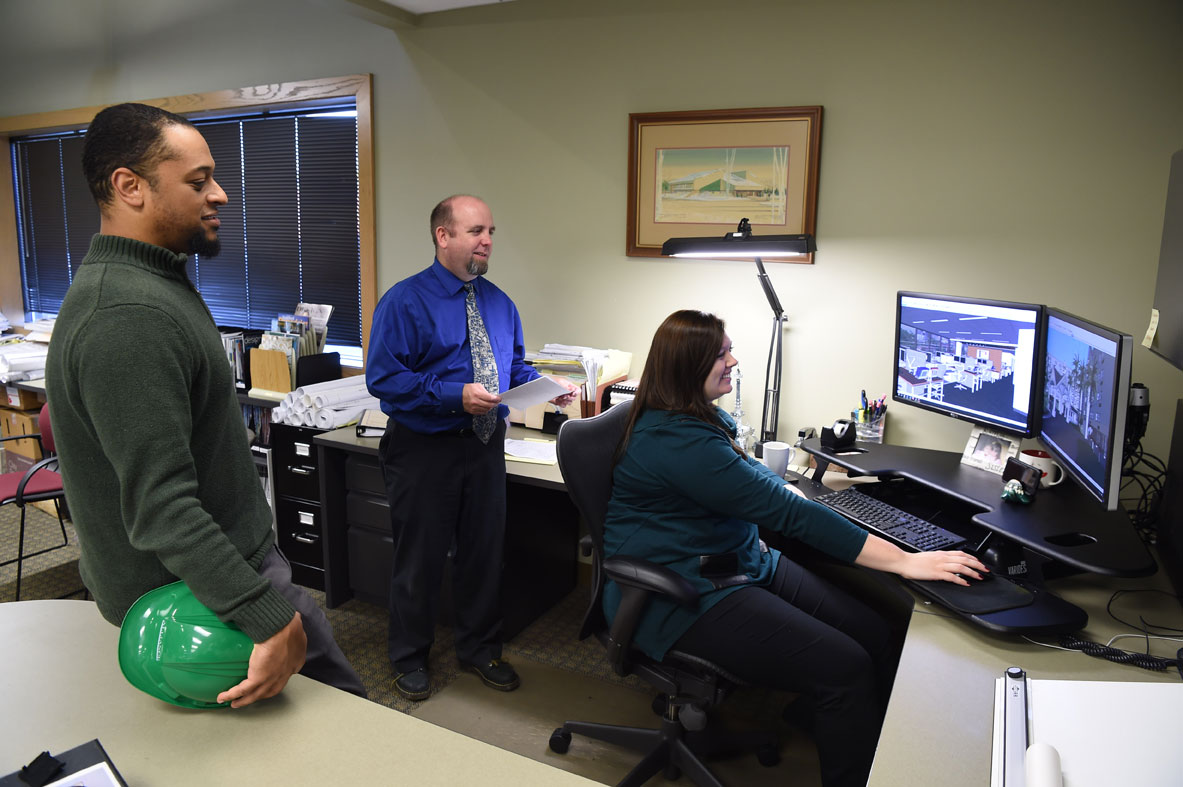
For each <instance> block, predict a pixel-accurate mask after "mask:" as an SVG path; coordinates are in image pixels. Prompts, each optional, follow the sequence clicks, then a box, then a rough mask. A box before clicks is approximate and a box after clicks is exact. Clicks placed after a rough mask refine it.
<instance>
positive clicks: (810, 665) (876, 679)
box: [604, 311, 987, 786]
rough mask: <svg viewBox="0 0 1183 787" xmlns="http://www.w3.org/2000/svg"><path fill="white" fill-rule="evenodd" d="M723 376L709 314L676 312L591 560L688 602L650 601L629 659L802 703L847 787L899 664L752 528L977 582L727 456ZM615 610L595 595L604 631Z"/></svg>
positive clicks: (916, 575)
mask: <svg viewBox="0 0 1183 787" xmlns="http://www.w3.org/2000/svg"><path fill="white" fill-rule="evenodd" d="M737 363H738V361H736V359H735V357H734V356H733V355H732V354H731V340H730V339H729V338H728V337H727V335H726V333H724V330H723V321H722V320H720V319H719V318H718V317H715V316H714V315H710V314H704V313H702V312H698V311H679V312H675V313H674V314H671V315H670V316H669V317H667V318H666V320H665V322H663V323H662V324H661V326H660V327H659V328H658V329H657V333H656V334H655V335H654V337H653V344H652V346H651V347H650V349H649V357H648V360H647V361H646V362H645V371H644V374H643V375H642V376H641V384H640V386H639V388H638V390H637V396H636V399H635V401H634V403H633V409H632V412H631V413H630V414H629V419H630V422H629V424H628V427H627V429H626V430H625V434H624V437H623V439H622V440H621V444H620V448H619V449H618V450H617V453H616V467H615V469H614V472H613V489H612V499H611V501H610V502H609V505H608V512H607V516H606V519H605V523H604V551H605V557H612V556H614V555H618V554H619V555H632V556H635V557H641V558H645V559H647V560H650V561H653V562H654V563H659V564H662V565H665V566H668V567H669V568H670V569H672V570H673V571H676V572H677V573H678V574H680V575H682V576H683V577H685V578H686V579H687V580H689V581H690V583H691V584H693V585H694V586H695V587H696V588H697V589H698V590H699V591H700V592H701V596H700V597H699V600H698V604H697V606H694V607H682V606H679V605H677V604H676V603H674V602H672V601H668V600H666V599H655V600H653V601H652V602H651V603H650V604H649V607H648V608H647V610H646V612H645V615H644V617H643V618H642V620H641V623H640V625H639V627H638V629H637V632H636V636H635V638H634V642H635V644H636V645H637V646H638V647H639V648H641V649H642V650H643V651H644V652H645V653H647V654H648V655H649V656H651V657H653V658H656V659H660V658H662V657H663V656H664V655H665V653H666V651H667V650H671V649H677V650H680V651H683V652H686V653H692V654H695V655H698V656H701V657H702V658H706V659H709V660H710V661H713V662H714V663H716V664H718V665H719V666H721V667H723V668H724V669H726V670H728V671H730V672H732V673H734V674H736V675H738V676H740V677H742V678H744V679H745V680H747V681H749V682H750V683H752V684H754V685H758V686H766V687H769V688H773V689H782V690H786V691H793V692H797V693H800V694H802V695H805V696H807V697H808V698H809V699H810V700H811V701H812V704H813V709H814V719H813V729H814V736H815V739H816V741H817V746H818V753H819V757H820V760H821V770H822V781H823V783H824V784H825V785H827V786H830V785H846V784H860V785H862V784H865V783H866V780H867V775H868V773H869V772H870V768H871V760H872V758H873V756H874V753H875V745H876V742H877V740H878V736H879V727H880V725H881V723H882V718H883V710H884V708H883V706H882V705H883V703H882V699H881V690H882V689H884V688H886V686H885V685H883V684H884V682H885V681H886V682H889V681H890V680H891V676H892V675H893V674H894V671H895V666H896V664H895V662H896V660H897V659H898V654H897V653H895V652H894V648H893V647H892V645H891V636H890V633H889V627H888V625H887V622H886V621H885V620H884V619H883V618H881V617H880V616H879V615H878V614H877V613H875V612H874V611H872V610H871V609H870V608H868V607H867V606H866V605H864V604H863V603H861V602H860V601H858V600H856V599H854V598H852V597H851V596H849V595H847V594H846V593H844V592H842V591H841V590H839V589H837V588H835V587H833V586H831V585H829V584H827V583H826V582H825V581H823V580H822V579H821V578H819V577H817V576H816V575H814V574H812V573H811V572H810V571H808V570H807V569H805V568H803V567H802V566H801V565H799V564H797V563H796V562H794V561H793V560H791V559H790V558H788V557H787V556H785V555H783V554H781V553H780V552H779V551H778V550H775V549H769V548H768V547H767V546H766V545H765V544H764V543H763V542H762V541H761V540H760V538H759V535H758V533H757V525H761V526H763V527H765V528H767V529H769V530H772V531H776V532H778V533H783V534H784V535H786V536H789V537H791V538H794V539H797V540H800V541H802V542H804V543H806V544H809V545H810V546H812V547H814V548H816V549H818V550H820V551H821V552H823V553H825V554H827V555H830V556H831V557H834V558H837V559H838V560H840V561H845V562H847V563H855V564H857V565H860V566H866V567H869V568H873V569H879V570H882V571H891V572H894V573H896V574H900V575H901V576H904V577H908V578H910V579H941V580H947V581H949V582H956V583H958V584H962V585H967V584H969V583H968V582H967V581H966V580H965V579H964V578H963V577H964V576H965V575H968V576H971V577H974V578H976V579H980V578H981V574H980V573H979V572H983V571H986V570H987V569H986V567H985V566H984V565H982V564H981V563H980V562H979V561H978V560H977V559H976V558H974V557H973V556H971V555H968V554H966V553H964V552H921V553H909V552H904V551H903V550H901V549H899V548H898V547H896V546H895V545H893V544H891V543H890V542H887V541H884V540H883V539H881V538H878V537H876V536H873V535H870V534H868V533H867V532H866V531H864V530H862V529H861V528H858V527H856V526H855V525H853V524H851V523H850V522H848V521H847V520H846V519H844V518H843V517H841V516H840V515H838V514H836V513H833V512H832V511H830V510H829V509H827V508H825V507H824V506H822V505H820V504H817V503H813V502H810V501H808V500H806V499H804V498H803V497H800V496H798V495H796V494H794V493H792V492H790V491H789V490H788V489H786V485H785V482H784V479H782V478H779V477H778V476H776V474H774V473H773V472H772V471H771V470H769V469H768V468H767V467H765V466H764V465H762V464H760V463H759V462H758V461H756V460H754V459H752V458H751V457H750V456H748V455H746V454H745V453H744V451H743V450H742V449H741V448H739V447H738V446H737V445H736V444H735V442H734V440H733V439H732V438H733V437H734V435H735V423H734V422H733V421H732V420H731V418H730V417H729V416H728V415H727V414H726V413H725V412H724V411H723V410H721V409H720V408H718V407H716V406H715V405H714V404H713V402H714V400H716V399H718V398H719V397H720V396H722V395H724V394H726V393H728V392H729V391H731V369H732V367H734V366H735V365H736V364H737ZM720 568H721V570H720ZM619 604H620V591H619V588H618V587H617V586H616V585H615V584H613V583H609V584H608V585H607V586H606V587H605V590H604V611H605V614H606V615H607V616H608V619H609V620H612V619H613V617H614V615H615V612H616V609H617V607H618V606H619Z"/></svg>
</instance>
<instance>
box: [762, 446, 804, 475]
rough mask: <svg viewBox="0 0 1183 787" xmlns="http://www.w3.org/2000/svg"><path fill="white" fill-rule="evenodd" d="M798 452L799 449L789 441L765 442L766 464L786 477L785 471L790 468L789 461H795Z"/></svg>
mask: <svg viewBox="0 0 1183 787" xmlns="http://www.w3.org/2000/svg"><path fill="white" fill-rule="evenodd" d="M796 453H797V450H796V449H795V448H793V446H791V445H789V444H788V443H782V442H780V441H779V440H773V441H772V442H768V443H765V444H764V464H766V465H767V466H768V469H769V470H771V471H772V472H774V473H776V474H777V475H778V476H780V477H781V478H784V477H785V471H786V470H788V469H789V462H791V461H793V456H794V455H795V454H796Z"/></svg>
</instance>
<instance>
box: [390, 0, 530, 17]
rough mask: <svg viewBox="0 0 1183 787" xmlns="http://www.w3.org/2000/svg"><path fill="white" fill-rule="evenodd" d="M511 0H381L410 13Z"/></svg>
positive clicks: (432, 11) (446, 9)
mask: <svg viewBox="0 0 1183 787" xmlns="http://www.w3.org/2000/svg"><path fill="white" fill-rule="evenodd" d="M510 1H511V0H382V2H384V3H386V4H387V5H392V6H394V7H395V8H399V9H402V10H403V11H406V12H408V13H411V14H433V13H435V12H437V11H451V10H453V9H456V8H469V7H471V6H476V5H493V4H495V3H505V2H510Z"/></svg>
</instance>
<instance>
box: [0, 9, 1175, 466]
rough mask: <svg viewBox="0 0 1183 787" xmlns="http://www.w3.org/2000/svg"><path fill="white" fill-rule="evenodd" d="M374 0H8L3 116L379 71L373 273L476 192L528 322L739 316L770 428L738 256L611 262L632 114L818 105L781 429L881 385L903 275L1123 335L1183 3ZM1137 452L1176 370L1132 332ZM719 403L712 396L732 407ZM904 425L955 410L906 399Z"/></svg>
mask: <svg viewBox="0 0 1183 787" xmlns="http://www.w3.org/2000/svg"><path fill="white" fill-rule="evenodd" d="M380 5H381V3H379V2H377V1H376V0H373V1H372V2H368V4H367V0H358V2H357V3H351V2H347V0H320V2H314V1H312V0H251V1H248V2H231V1H230V0H207V2H205V3H192V2H187V1H186V2H181V1H180V0H154V2H152V3H143V2H132V1H131V0H104V1H103V2H95V3H79V2H72V1H71V0H5V1H4V2H3V3H2V4H0V30H2V31H3V32H0V66H2V67H3V72H4V73H6V74H8V75H10V76H11V75H13V74H23V75H26V76H24V77H23V78H22V79H19V80H18V79H11V78H10V79H8V80H5V81H4V83H3V84H0V115H4V116H7V115H18V114H28V113H33V112H38V111H45V110H53V109H63V108H68V107H76V106H90V105H95V104H101V103H106V102H112V101H120V100H132V99H143V98H152V97H158V96H167V95H175V94H181V93H187V92H201V91H209V90H216V89H221V88H233V87H241V86H246V85H255V84H263V83H269V82H279V81H288V80H295V79H309V78H315V77H325V76H336V75H341V74H352V73H372V74H373V75H374V117H375V161H376V191H377V225H378V277H379V289H380V290H385V288H387V287H389V286H390V285H391V284H393V283H394V282H395V281H397V280H398V279H400V278H402V277H403V276H406V275H408V274H409V273H412V272H413V271H415V270H417V269H418V268H420V267H422V266H423V265H425V264H426V263H427V262H428V261H429V255H430V245H429V244H430V241H429V236H428V232H427V229H426V226H425V225H426V223H427V218H426V217H427V212H428V210H429V209H430V207H431V205H432V204H433V203H434V202H435V201H436V200H437V199H438V198H439V197H441V196H444V195H446V194H448V193H452V192H458V191H463V192H471V193H476V194H480V195H482V196H484V197H485V198H486V199H488V200H489V202H490V203H491V204H492V206H493V211H494V217H495V219H496V222H497V225H498V234H497V243H496V249H495V253H494V256H493V268H492V272H491V273H490V278H492V279H493V280H494V281H496V282H497V283H498V284H499V285H501V286H502V287H504V288H505V289H506V290H507V291H508V292H510V293H511V294H512V295H513V296H514V298H515V299H516V301H517V303H518V305H519V307H520V308H521V310H522V312H523V315H524V319H525V323H526V337H527V344H528V346H530V347H537V346H539V345H541V344H542V343H543V342H546V341H560V342H566V343H572V344H591V345H598V346H612V347H619V348H622V349H627V350H632V351H633V352H634V353H635V354H636V358H637V360H636V364H635V366H634V370H633V371H634V373H639V372H640V364H641V362H642V361H643V359H644V355H645V351H646V349H647V347H648V342H649V337H650V336H651V334H652V331H653V329H654V328H655V327H656V325H657V324H658V323H659V322H660V321H661V319H662V318H663V317H664V316H665V315H666V314H668V313H669V312H670V311H673V310H674V309H678V308H683V307H696V308H702V309H706V310H711V311H715V312H718V313H719V314H720V315H722V316H723V317H724V318H725V319H726V320H727V321H728V326H729V329H730V333H731V335H732V337H733V339H734V340H735V342H736V353H737V355H738V356H739V357H740V359H741V361H742V362H743V369H744V371H745V373H746V379H745V383H746V385H747V388H746V390H745V394H746V395H745V397H744V398H745V404H746V407H747V410H748V411H749V413H751V414H753V415H752V419H751V420H752V421H753V423H754V424H755V425H758V421H759V408H760V392H761V389H762V387H763V377H764V360H765V354H766V352H767V345H768V330H769V327H770V316H769V312H768V310H767V306H766V304H765V302H764V299H763V296H762V295H761V292H760V288H759V285H758V283H757V281H756V277H755V271H754V269H753V268H752V267H751V265H750V263H743V262H730V263H723V262H709V261H706V262H704V261H697V262H683V261H676V262H675V261H669V260H654V259H631V258H627V257H625V256H624V246H625V239H624V236H625V224H624V223H625V202H624V201H625V194H626V183H625V180H626V153H627V134H626V132H627V118H628V114H629V113H630V112H655V111H665V110H685V109H719V108H727V107H751V106H785V105H808V104H820V105H822V106H823V107H824V108H825V115H824V119H823V123H822V153H821V185H820V200H819V206H818V223H817V235H818V246H819V251H818V254H817V262H816V264H815V265H813V266H796V265H775V266H772V270H771V276H772V279H773V283H774V285H775V287H776V289H777V290H778V292H779V294H780V297H781V300H782V301H784V303H785V306H786V309H787V311H788V316H789V327H788V330H787V333H786V335H785V379H784V383H783V393H782V408H781V415H780V420H781V433H782V436H785V435H790V434H794V433H795V432H796V430H797V429H798V428H799V427H800V426H803V425H814V426H817V425H820V424H823V423H829V422H830V421H832V420H833V419H834V418H837V417H840V416H842V415H843V414H844V413H845V412H847V411H849V408H850V406H851V404H852V403H853V402H854V400H855V397H856V396H857V394H858V392H859V390H860V389H864V388H865V389H866V390H867V393H868V395H875V396H877V395H879V394H881V393H885V392H887V391H889V389H890V386H891V384H892V358H891V347H890V342H891V330H892V322H893V317H894V314H893V302H894V301H893V296H894V293H895V291H896V290H897V289H905V288H906V289H918V290H928V291H934V292H950V293H965V292H968V291H969V289H968V288H969V287H970V286H971V283H972V286H974V287H976V288H977V292H978V294H980V295H982V296H985V297H995V298H1009V299H1024V300H1030V301H1034V302H1040V303H1050V304H1053V305H1056V306H1060V307H1063V308H1066V309H1068V310H1070V311H1073V312H1076V313H1079V314H1081V315H1083V316H1087V317H1090V318H1092V319H1095V320H1098V321H1100V322H1103V323H1106V324H1108V325H1111V326H1113V327H1115V328H1117V329H1120V330H1123V331H1126V332H1129V333H1131V334H1134V335H1135V336H1137V337H1139V338H1140V337H1141V335H1142V333H1143V332H1144V331H1145V329H1146V325H1147V320H1148V317H1149V309H1150V305H1151V301H1152V296H1153V289H1154V279H1155V271H1156V268H1157V262H1158V249H1159V239H1160V234H1161V230H1162V220H1163V207H1164V201H1165V195H1166V179H1167V168H1168V164H1169V157H1170V154H1171V153H1172V152H1174V151H1175V150H1178V149H1179V148H1180V147H1183V100H1181V98H1183V47H1181V46H1180V41H1181V40H1183V4H1180V3H1178V2H1177V1H1172V2H1168V1H1166V0H1163V1H1161V2H1154V1H1153V0H1135V1H1134V2H1116V1H1114V2H1100V1H1099V0H1084V1H1083V2H1066V1H1065V2H1049V1H1046V0H1044V1H1040V2H1030V1H1029V0H1028V1H1022V0H999V1H996V2H968V1H966V2H945V0H928V1H922V0H904V1H903V2H894V3H882V2H871V1H869V0H868V1H867V2H853V1H850V0H846V1H843V0H796V1H792V0H777V1H775V2H774V1H771V0H769V1H767V2H761V1H760V0H733V1H732V2H727V3H719V2H708V0H598V1H597V2H587V1H585V0H584V1H578V2H577V1H576V0H516V2H512V3H505V4H499V5H495V6H487V7H483V8H477V9H470V10H465V11H457V12H450V13H446V14H440V15H436V16H434V17H428V18H427V19H425V20H424V21H423V22H422V23H421V24H420V25H418V26H415V27H408V26H405V25H401V24H399V23H397V22H396V21H394V20H393V19H392V18H390V17H388V16H383V15H382V14H381V13H380V12H378V11H374V10H373V9H372V8H371V6H380ZM1134 360H1135V374H1134V376H1135V379H1136V380H1140V381H1142V382H1145V383H1146V384H1147V385H1148V386H1149V387H1150V390H1151V399H1152V403H1153V407H1152V420H1151V427H1152V434H1151V436H1150V437H1149V439H1148V440H1147V445H1148V448H1149V449H1150V450H1151V451H1153V452H1155V453H1157V454H1159V455H1160V456H1163V457H1164V458H1165V456H1166V435H1167V434H1169V429H1170V427H1171V421H1172V420H1173V410H1174V408H1173V401H1174V400H1175V399H1177V398H1179V397H1181V396H1183V372H1181V371H1179V370H1177V369H1175V368H1174V367H1172V366H1170V365H1169V364H1167V363H1166V362H1165V361H1162V360H1161V359H1159V358H1157V357H1156V356H1154V355H1152V354H1151V353H1149V352H1147V351H1145V350H1142V349H1140V348H1139V350H1138V352H1137V354H1136V355H1135V359H1134ZM725 404H727V405H728V406H729V404H730V403H729V402H725ZM890 416H891V418H890V422H889V426H888V438H889V439H890V440H892V441H893V442H904V443H909V444H916V445H926V446H932V447H941V448H946V449H950V450H960V448H961V446H962V445H963V444H964V441H965V439H966V436H967V435H968V432H969V427H968V425H966V424H962V423H957V422H954V421H951V420H949V419H945V418H941V417H939V416H936V415H932V414H929V413H925V412H921V411H917V410H914V409H911V408H906V407H904V406H903V405H896V406H894V407H892V408H891V410H890Z"/></svg>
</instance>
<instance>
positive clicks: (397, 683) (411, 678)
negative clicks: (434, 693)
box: [394, 667, 431, 702]
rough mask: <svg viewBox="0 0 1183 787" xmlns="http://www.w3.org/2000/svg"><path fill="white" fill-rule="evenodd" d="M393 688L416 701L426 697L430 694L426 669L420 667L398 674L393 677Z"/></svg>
mask: <svg viewBox="0 0 1183 787" xmlns="http://www.w3.org/2000/svg"><path fill="white" fill-rule="evenodd" d="M394 689H395V691H397V692H398V693H399V694H401V695H403V697H405V698H406V699H409V700H414V701H416V702H417V701H419V700H425V699H427V698H428V697H430V696H431V688H430V686H429V681H428V679H427V670H426V669H424V668H423V667H420V668H419V669H417V670H411V671H410V672H404V673H402V674H400V675H399V676H398V677H396V678H395V679H394Z"/></svg>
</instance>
